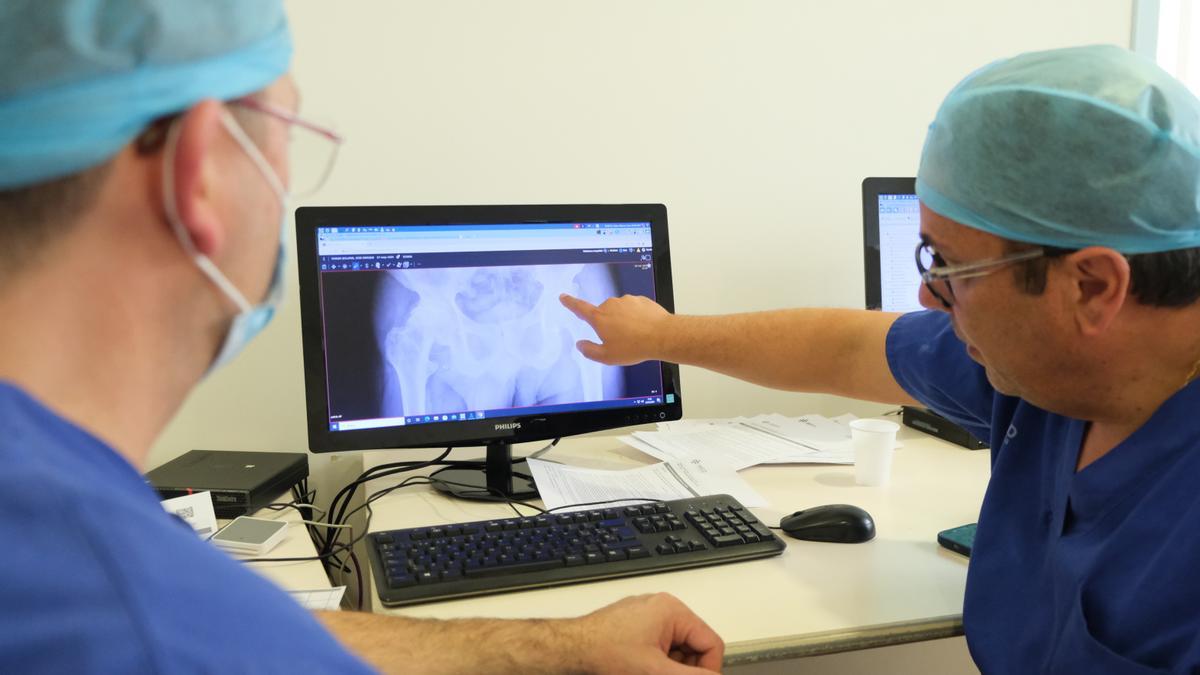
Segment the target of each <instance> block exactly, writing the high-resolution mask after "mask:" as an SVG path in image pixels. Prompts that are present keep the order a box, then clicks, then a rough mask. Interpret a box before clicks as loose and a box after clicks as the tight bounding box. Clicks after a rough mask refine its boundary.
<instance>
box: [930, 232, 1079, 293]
mask: <svg viewBox="0 0 1200 675" xmlns="http://www.w3.org/2000/svg"><path fill="white" fill-rule="evenodd" d="M1063 252H1064V253H1065V252H1066V251H1063ZM1056 253H1057V251H1056ZM1047 255H1050V253H1049V252H1048V251H1047V250H1046V249H1044V248H1041V247H1038V248H1031V249H1029V250H1028V251H1021V252H1019V253H1013V254H1010V255H1006V256H1001V257H999V258H989V259H988V260H980V261H978V262H971V263H963V264H961V265H947V264H946V261H945V260H944V259H943V258H942V256H941V254H939V253H938V252H937V249H936V248H934V247H933V244H931V243H929V242H928V241H926V240H925V239H921V241H920V243H918V244H917V271H918V272H919V273H920V274H921V281H923V282H925V287H926V288H928V289H929V292H930V293H932V294H933V297H935V298H937V299H938V300H940V301H941V302H942V305H944V306H945V307H946V308H947V309H949V308H950V307H951V301H952V300H953V299H954V287H953V286H951V285H950V280H951V279H973V278H975V277H985V276H987V275H989V274H991V273H992V272H995V271H996V270H999V269H1000V268H1002V267H1005V266H1007V265H1011V264H1013V263H1018V262H1023V261H1026V260H1033V259H1035V258H1041V257H1043V256H1047Z"/></svg>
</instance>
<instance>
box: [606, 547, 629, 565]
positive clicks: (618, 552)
mask: <svg viewBox="0 0 1200 675" xmlns="http://www.w3.org/2000/svg"><path fill="white" fill-rule="evenodd" d="M626 557H628V555H627V554H626V553H625V549H623V548H609V549H605V550H604V559H605V560H607V561H609V562H612V561H614V560H624V559H625V558H626Z"/></svg>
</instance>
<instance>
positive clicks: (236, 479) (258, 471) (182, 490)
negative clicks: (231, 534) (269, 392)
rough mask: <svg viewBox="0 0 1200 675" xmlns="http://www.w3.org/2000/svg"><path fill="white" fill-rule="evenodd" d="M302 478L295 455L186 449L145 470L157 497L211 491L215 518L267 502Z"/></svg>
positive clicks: (303, 463)
mask: <svg viewBox="0 0 1200 675" xmlns="http://www.w3.org/2000/svg"><path fill="white" fill-rule="evenodd" d="M307 477H308V455H306V454H304V453H300V452H241V451H234V450H192V451H190V452H186V453H184V454H182V455H180V456H179V457H176V458H175V459H173V460H171V461H169V462H167V463H166V464H163V465H162V466H160V467H158V468H156V469H153V470H151V471H149V472H148V473H147V474H146V481H147V482H149V483H150V485H152V486H153V487H154V489H155V490H158V494H159V496H161V497H162V498H163V499H170V498H172V497H182V496H184V495H190V494H193V493H195V492H205V491H208V492H211V493H212V501H213V510H214V511H215V512H216V515H217V517H218V518H236V517H238V516H244V515H246V514H249V513H253V512H255V511H257V510H259V509H261V508H262V507H264V506H266V505H267V504H270V503H271V502H272V501H273V500H275V499H276V498H277V497H279V495H280V494H282V493H284V492H286V491H287V490H288V488H290V487H292V486H293V485H295V484H297V483H299V482H300V481H302V480H304V479H305V478H307Z"/></svg>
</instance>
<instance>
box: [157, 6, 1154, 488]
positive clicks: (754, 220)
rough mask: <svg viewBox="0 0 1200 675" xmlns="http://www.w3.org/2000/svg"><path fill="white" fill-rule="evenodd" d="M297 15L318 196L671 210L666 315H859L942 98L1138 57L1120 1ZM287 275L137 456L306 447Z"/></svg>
mask: <svg viewBox="0 0 1200 675" xmlns="http://www.w3.org/2000/svg"><path fill="white" fill-rule="evenodd" d="M289 9H290V10H291V12H292V20H293V27H294V30H295V38H296V45H297V52H296V59H295V74H296V76H297V78H298V79H299V82H300V84H301V86H302V88H303V91H304V108H305V111H306V112H308V113H311V114H314V115H316V116H318V117H323V118H328V119H332V120H335V121H336V123H337V125H338V127H339V128H340V129H341V130H342V131H343V132H344V133H345V134H346V135H347V136H348V137H349V140H348V142H347V143H346V145H345V147H344V149H343V152H342V155H341V157H340V159H339V163H338V166H337V167H336V169H335V171H334V174H333V177H332V178H331V180H330V182H329V183H328V185H327V186H326V188H325V190H324V191H323V192H322V194H321V195H320V199H319V200H317V201H319V203H326V204H388V203H396V204H399V203H407V204H470V203H480V204H482V203H529V202H532V203H551V202H565V203H570V202H636V201H652V202H664V203H666V204H667V206H668V208H669V212H670V221H671V242H672V249H673V253H674V259H673V264H674V269H675V289H676V290H675V293H676V305H677V308H678V310H679V311H680V312H687V313H719V312H732V311H738V310H753V309H766V308H773V307H786V306H797V305H800V306H802V305H824V306H844V307H859V306H861V305H862V302H863V288H862V253H861V246H862V242H861V221H860V218H861V206H860V204H861V200H860V193H859V183H860V181H861V180H862V178H863V177H865V176H869V175H911V174H912V173H913V172H914V171H915V170H916V166H917V160H918V155H919V153H920V148H921V142H922V139H923V136H924V131H925V128H926V126H927V124H928V122H929V120H930V119H931V118H932V115H933V113H934V110H935V109H936V107H937V105H938V103H939V101H940V100H941V97H942V96H943V95H944V94H945V93H946V92H947V91H948V90H949V88H950V87H951V86H952V85H953V84H954V83H955V82H957V81H958V80H959V79H961V78H962V77H963V76H965V75H966V74H967V73H968V72H970V71H971V70H972V69H974V68H976V67H978V66H981V65H983V64H985V63H987V62H989V61H991V60H993V59H995V58H998V57H1001V56H1005V55H1011V54H1014V53H1017V52H1021V51H1025V50H1029V49H1039V48H1048V47H1055V46H1063V45H1072V44H1084V43H1094V42H1113V43H1117V44H1122V45H1128V44H1129V36H1130V29H1131V25H1130V21H1131V15H1132V0H1054V1H1053V2H1047V1H1045V0H1008V1H1007V2H981V1H975V0H910V1H908V2H896V1H894V0H861V1H844V2H831V1H820V2H818V1H815V0H743V1H740V2H729V1H726V0H608V1H606V2H599V1H597V2H582V1H579V0H523V1H508V2H499V1H496V0H473V1H471V0H429V1H426V2H414V1H405V2H389V1H386V0H370V1H367V0H354V1H345V2H337V3H333V2H314V1H311V0H310V1H307V2H302V1H300V0H293V1H292V2H290V3H289ZM317 201H314V202H313V203H317ZM292 257H293V259H294V256H292ZM295 275H296V272H295V268H294V265H293V266H292V267H291V268H290V269H289V274H288V276H289V282H290V286H291V289H290V290H291V297H290V299H289V301H288V305H287V306H286V307H285V308H284V310H283V312H282V314H281V315H280V316H279V317H278V318H277V319H276V321H275V323H274V324H273V325H272V326H271V327H270V328H269V329H268V330H267V331H266V333H265V334H264V335H263V336H262V337H261V338H260V339H259V340H258V341H257V342H256V343H255V344H254V345H252V346H251V348H250V349H249V350H248V351H247V352H246V354H245V355H244V356H243V357H242V358H241V359H240V360H239V361H237V362H236V363H235V364H233V365H232V366H230V367H228V368H227V369H225V370H224V371H222V372H220V373H218V374H216V375H215V376H214V377H212V378H211V379H210V380H209V381H207V382H205V383H204V384H203V385H202V386H201V387H200V388H199V389H198V390H197V391H196V393H195V394H194V395H193V397H192V398H191V400H190V401H189V402H188V404H187V406H186V407H185V409H184V410H183V411H182V412H181V414H180V415H179V417H178V419H177V420H176V421H175V423H174V424H173V425H172V426H171V427H170V428H169V429H168V430H167V431H166V433H165V434H164V435H163V437H162V439H161V440H160V442H159V444H158V445H157V446H156V448H155V450H154V453H153V455H152V457H151V460H150V465H151V466H154V465H157V464H159V463H161V462H163V461H166V460H167V459H169V458H171V457H173V456H175V455H177V454H179V453H181V452H184V451H186V450H188V449H191V448H201V447H202V448H213V449H231V450H233V449H247V450H249V449H263V450H303V449H304V448H306V447H307V445H306V436H305V427H304V395H303V378H302V373H301V358H300V337H299V313H298V309H297V304H298V303H297V302H296V293H297V292H296V281H295ZM683 391H684V395H685V401H686V406H685V411H686V414H688V415H689V416H713V415H730V414H739V413H753V412H758V411H769V410H775V411H781V412H786V413H793V414H798V413H802V412H810V411H816V412H826V413H835V412H843V411H845V410H847V409H854V408H859V406H856V405H855V404H853V403H851V402H848V401H845V400H840V399H831V398H828V397H820V396H809V395H797V394H785V393H780V392H774V391H768V390H765V389H760V388H757V387H753V386H750V385H746V384H742V383H738V382H733V381H730V380H728V379H725V378H722V377H719V376H715V375H711V374H708V373H702V372H698V371H696V370H694V369H687V370H685V372H684V373H683ZM859 409H861V408H859ZM869 410H872V411H877V410H879V408H878V407H873V408H869Z"/></svg>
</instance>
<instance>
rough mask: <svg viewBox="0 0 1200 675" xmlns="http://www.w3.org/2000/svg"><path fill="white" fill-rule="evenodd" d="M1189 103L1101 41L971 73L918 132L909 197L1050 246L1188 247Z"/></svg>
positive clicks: (1193, 129)
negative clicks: (917, 161)
mask: <svg viewBox="0 0 1200 675" xmlns="http://www.w3.org/2000/svg"><path fill="white" fill-rule="evenodd" d="M1198 138H1200V101H1198V100H1197V99H1196V96H1195V95H1193V94H1192V93H1191V92H1190V91H1189V90H1188V89H1187V87H1185V86H1184V85H1183V84H1182V83H1180V82H1179V81H1177V80H1175V79H1174V78H1172V77H1171V76H1170V75H1168V74H1167V73H1166V72H1164V71H1163V70H1162V69H1160V68H1159V67H1158V66H1156V65H1155V64H1154V63H1152V62H1150V61H1149V60H1147V59H1144V58H1142V57H1140V56H1137V55H1135V54H1133V53H1132V52H1129V51H1128V50H1125V49H1121V48H1119V47H1113V46H1092V47H1075V48H1070V49H1056V50H1052V51H1044V52H1034V53H1029V54H1022V55H1020V56H1016V57H1013V58H1011V59H1007V60H1003V61H998V62H996V63H993V64H991V65H988V66H985V67H984V68H982V69H980V70H978V71H976V72H975V73H972V74H971V75H970V76H968V77H967V79H965V80H963V81H962V82H961V83H959V85H958V86H957V87H955V88H954V90H953V91H951V92H950V94H949V95H948V96H947V97H946V100H945V101H944V102H943V103H942V106H941V108H940V109H939V110H938V112H937V117H936V118H935V119H934V121H933V124H931V125H930V127H929V133H928V135H927V136H926V139H925V149H924V151H923V152H922V154H921V168H920V170H919V172H918V178H917V194H918V196H919V197H920V198H921V201H922V202H923V203H924V204H925V206H927V207H928V208H930V209H932V210H933V211H934V212H936V213H938V214H940V215H942V216H943V217H946V218H949V219H951V220H954V221H957V222H960V223H962V224H964V225H967V226H970V227H973V228H976V229H980V230H983V231H985V232H990V233H992V234H995V235H997V236H1000V237H1003V238H1005V239H1011V240H1016V241H1022V242H1029V243H1034V244H1041V245H1047V246H1057V247H1061V248H1083V247H1085V246H1107V247H1109V248H1113V249H1116V250H1117V251H1121V252H1123V253H1154V252H1158V251H1168V250H1174V249H1181V248H1191V247H1196V246H1200V142H1198Z"/></svg>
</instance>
